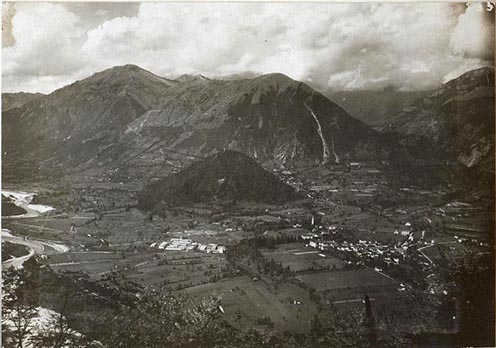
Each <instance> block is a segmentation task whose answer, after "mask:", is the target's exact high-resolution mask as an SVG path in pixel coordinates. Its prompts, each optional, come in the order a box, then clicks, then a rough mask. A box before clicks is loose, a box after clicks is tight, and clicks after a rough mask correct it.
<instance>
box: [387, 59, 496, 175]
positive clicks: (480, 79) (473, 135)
mask: <svg viewBox="0 0 496 348" xmlns="http://www.w3.org/2000/svg"><path fill="white" fill-rule="evenodd" d="M494 102H495V99H494V68H492V67H485V68H481V69H477V70H473V71H469V72H467V73H465V74H463V75H461V76H460V77H458V78H456V79H453V80H451V81H449V82H447V83H445V84H444V85H443V86H441V87H440V88H438V89H437V90H436V91H434V92H433V93H431V94H430V95H428V96H425V97H423V98H420V99H417V100H416V101H415V102H413V103H412V104H411V105H409V106H408V107H406V108H405V109H403V110H402V111H401V112H399V113H398V114H396V115H394V116H393V117H392V118H390V119H388V120H385V121H384V122H383V124H382V130H384V131H391V132H397V133H400V134H403V135H410V136H417V137H421V138H423V139H425V140H426V141H430V142H432V143H433V144H434V146H435V147H436V148H438V149H440V150H442V151H444V152H445V153H447V154H450V155H451V156H453V157H454V158H456V159H457V160H458V161H459V162H460V163H461V164H463V165H464V166H466V167H469V168H470V167H476V166H479V165H482V166H488V167H490V168H493V167H494V117H495V109H494Z"/></svg>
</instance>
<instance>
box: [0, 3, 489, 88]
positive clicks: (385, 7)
mask: <svg viewBox="0 0 496 348" xmlns="http://www.w3.org/2000/svg"><path fill="white" fill-rule="evenodd" d="M11 5H12V4H11ZM12 6H15V14H14V16H13V17H12V21H11V23H12V35H13V37H14V39H15V42H14V44H13V45H11V46H9V47H4V48H3V49H2V59H3V65H2V76H3V83H2V84H3V90H4V91H21V90H23V91H41V92H50V91H52V90H54V89H55V88H58V87H62V86H64V85H66V84H68V83H71V82H73V81H74V80H76V79H81V78H83V77H86V76H88V75H90V74H92V73H94V72H96V71H99V70H103V69H106V68H109V67H112V66H115V65H123V64H128V63H132V64H136V65H139V66H141V67H143V68H145V69H148V70H150V71H152V72H154V73H156V74H159V75H162V76H167V77H173V76H177V75H179V74H182V73H199V74H204V75H207V76H219V75H229V74H239V73H243V72H247V71H250V72H256V73H270V72H281V73H284V74H286V75H289V76H291V77H292V78H294V79H298V80H303V81H307V82H309V83H310V84H311V85H313V86H315V87H317V88H321V89H324V88H331V89H335V90H343V89H346V90H350V89H362V88H366V89H377V88H383V87H386V86H395V87H397V88H401V89H405V90H409V89H423V88H432V87H435V86H437V85H439V84H440V83H442V82H444V81H445V80H446V79H448V78H451V77H454V76H456V75H457V74H459V73H462V72H464V71H466V70H469V69H474V68H478V67H481V66H484V65H488V64H491V65H492V64H493V63H494V53H493V52H494V34H493V33H494V20H493V19H492V18H491V16H492V15H493V13H487V11H486V10H485V9H484V8H481V9H480V10H479V9H478V8H476V7H470V8H466V7H465V5H463V4H447V3H431V4H428V3H415V4H413V3H411V4H407V3H402V4H401V3H398V4H386V3H382V4H379V3H377V4H371V3H358V4H351V3H348V4H329V3H327V4H326V3H313V4H309V3H305V4H304V3H244V4H243V3H142V4H141V5H140V6H139V10H138V11H137V13H136V15H134V16H127V17H113V18H112V16H109V17H108V19H106V20H105V21H103V22H102V23H100V24H98V25H93V26H89V25H88V23H85V20H84V18H81V17H79V16H78V15H77V14H76V13H74V12H72V11H71V10H70V8H68V7H67V6H64V5H63V4H57V3H16V4H14V5H12ZM106 12H108V10H106ZM97 15H98V14H97V13H96V10H95V16H97ZM100 15H101V13H100Z"/></svg>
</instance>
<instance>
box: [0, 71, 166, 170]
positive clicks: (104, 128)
mask: <svg viewBox="0 0 496 348" xmlns="http://www.w3.org/2000/svg"><path fill="white" fill-rule="evenodd" d="M171 85H173V82H172V81H169V80H166V79H162V78H159V77H158V76H155V75H153V74H151V73H149V72H147V71H145V70H143V69H140V68H138V67H136V66H132V65H126V66H121V67H115V68H112V69H109V70H105V71H103V72H100V73H97V74H94V75H93V76H91V77H89V78H87V79H85V80H83V81H77V82H75V83H73V84H71V85H69V86H66V87H64V88H61V89H59V90H56V91H55V92H53V93H51V94H49V95H46V96H42V97H39V98H37V99H35V100H33V101H32V102H31V103H27V104H25V105H23V106H21V107H18V108H15V109H10V110H7V111H5V112H3V113H2V116H3V117H2V145H3V156H4V157H3V159H4V163H9V164H10V163H12V162H16V161H19V160H26V161H33V160H34V161H40V160H41V161H43V160H49V159H54V160H55V161H54V162H55V163H58V164H60V165H63V166H67V167H71V166H76V165H77V164H78V163H81V162H84V161H88V160H90V159H92V158H94V156H95V155H96V154H97V153H98V152H99V151H100V150H101V149H102V148H105V147H107V146H109V145H111V144H114V143H115V142H116V141H118V137H119V134H121V133H123V132H124V131H125V130H126V127H127V124H128V123H129V122H131V121H132V120H134V119H136V118H138V117H139V116H141V115H142V114H143V113H144V112H145V111H146V110H149V109H150V108H152V107H153V106H155V105H157V104H158V100H159V99H160V97H161V95H162V94H163V92H164V91H165V90H167V89H168V88H169V87H170V86H171ZM41 163H43V162H41Z"/></svg>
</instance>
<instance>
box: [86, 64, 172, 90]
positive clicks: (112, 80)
mask: <svg viewBox="0 0 496 348" xmlns="http://www.w3.org/2000/svg"><path fill="white" fill-rule="evenodd" d="M132 80H134V81H135V82H139V83H146V82H147V81H148V82H154V83H157V82H159V83H163V84H166V85H169V86H170V85H173V84H175V81H174V80H170V79H167V78H165V77H161V76H158V75H155V74H154V73H152V72H150V71H148V70H145V69H143V68H141V67H139V66H137V65H134V64H126V65H118V66H114V67H112V68H109V69H106V70H103V71H100V72H97V73H95V74H93V75H92V76H90V77H88V78H86V79H84V80H82V81H80V82H81V83H103V84H119V83H127V82H129V81H132Z"/></svg>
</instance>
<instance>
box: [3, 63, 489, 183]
mask: <svg viewBox="0 0 496 348" xmlns="http://www.w3.org/2000/svg"><path fill="white" fill-rule="evenodd" d="M386 94H387V93H386ZM386 94H385V95H386ZM393 94H394V93H393ZM413 97H414V96H413V95H408V96H405V98H404V99H402V100H401V101H400V102H398V103H396V104H395V103H393V102H391V103H389V104H390V105H393V104H394V105H393V106H394V107H390V106H385V107H384V110H385V111H384V112H389V111H387V110H395V109H398V108H400V107H402V108H403V109H402V111H400V112H398V113H396V114H394V115H392V116H391V117H387V118H385V119H384V120H383V121H382V123H381V126H380V129H381V130H382V131H383V133H380V132H379V131H377V130H374V129H372V128H371V127H370V126H369V125H366V124H365V123H363V122H361V121H359V120H357V119H355V118H353V117H352V116H350V114H349V113H348V112H347V111H345V110H344V109H343V108H342V107H340V106H338V105H337V104H336V103H334V102H333V101H331V100H330V99H328V98H327V97H325V96H324V95H323V94H321V93H319V92H317V91H316V90H314V89H312V88H311V87H309V86H308V85H306V84H305V83H302V82H299V81H295V80H293V79H291V78H289V77H287V76H285V75H282V74H277V73H276V74H267V75H261V76H254V77H253V76H251V75H248V77H246V76H241V77H239V78H237V77H232V78H229V79H210V78H207V77H205V76H202V75H183V76H180V77H178V78H175V79H168V78H164V77H160V76H157V75H155V74H153V73H151V72H149V71H146V70H144V69H141V68H140V67H138V66H135V65H125V66H118V67H114V68H111V69H107V70H104V71H102V72H99V73H96V74H94V75H92V76H90V77H88V78H86V79H83V80H81V81H76V82H74V83H72V84H70V85H68V86H65V87H63V88H61V89H58V90H56V91H54V92H52V93H50V94H48V95H40V94H36V95H27V94H17V95H5V94H4V101H3V103H4V104H6V105H7V107H5V108H4V109H3V112H2V116H3V117H2V146H3V153H2V158H3V163H4V166H3V174H4V178H6V179H7V180H9V179H12V178H19V177H22V176H23V175H25V174H26V172H27V171H30V172H33V171H35V170H36V169H37V168H39V170H40V171H41V172H44V171H48V172H50V173H54V172H60V173H62V174H70V173H86V174H88V175H98V176H99V177H102V176H103V177H104V178H105V180H118V181H125V180H132V179H135V178H140V179H146V180H151V179H153V178H157V177H158V178H162V177H165V176H167V175H168V174H171V173H174V172H177V171H178V170H180V169H181V168H184V166H186V165H188V164H191V163H192V162H193V161H195V160H197V159H203V158H206V157H208V156H210V155H213V154H215V153H217V152H221V151H223V150H236V151H241V152H243V153H245V154H247V155H248V156H251V157H253V158H254V159H255V160H256V161H257V162H258V163H260V164H263V165H264V166H265V167H268V168H275V167H277V168H283V167H294V166H307V165H322V164H332V163H344V162H347V161H361V160H381V161H383V160H388V161H397V160H406V161H408V160H410V159H412V158H413V157H418V156H421V157H422V156H424V157H429V158H430V159H432V158H435V157H436V153H438V152H439V153H440V154H442V155H443V156H444V154H445V153H452V156H453V158H455V159H458V160H459V161H460V163H462V164H464V165H466V166H473V165H475V164H476V163H480V162H481V161H485V160H486V159H487V160H489V157H488V156H489V154H490V152H491V149H494V132H493V130H494V126H492V127H491V125H494V69H492V68H484V69H480V70H476V71H471V72H467V73H466V74H464V75H462V76H460V77H459V78H457V79H454V80H452V81H450V82H448V83H446V84H444V85H443V86H441V87H440V88H439V89H437V90H436V91H434V92H432V93H430V94H428V95H427V96H422V97H421V98H419V99H416V100H414V101H413V102H410V100H411V99H412V98H413ZM391 98H393V97H390V98H389V99H391ZM369 99H370V98H369ZM386 99H388V98H386ZM393 99H394V98H393ZM378 100H380V99H378ZM408 103H411V104H410V105H408V106H406V107H404V105H405V104H408ZM368 104H369V108H372V109H374V108H376V107H377V106H378V105H379V106H380V104H381V103H379V102H376V103H375V104H374V103H368ZM379 109H380V108H379ZM380 112H381V113H382V112H383V111H380ZM386 116H387V115H386ZM386 116H385V117H386ZM374 118H375V119H379V118H378V117H375V116H374ZM397 134H401V135H403V136H407V137H414V138H415V139H420V140H418V141H413V142H405V141H402V140H401V139H400V140H398V135H397ZM412 156H413V157H412Z"/></svg>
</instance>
